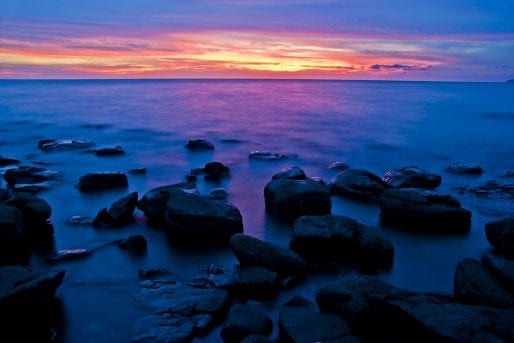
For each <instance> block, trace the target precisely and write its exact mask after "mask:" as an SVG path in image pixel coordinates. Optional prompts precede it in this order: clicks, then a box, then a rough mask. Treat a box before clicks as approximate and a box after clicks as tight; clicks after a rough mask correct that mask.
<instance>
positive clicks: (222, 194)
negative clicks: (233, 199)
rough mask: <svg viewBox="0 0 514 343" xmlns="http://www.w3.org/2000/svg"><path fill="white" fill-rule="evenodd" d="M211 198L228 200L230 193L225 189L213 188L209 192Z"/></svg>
mask: <svg viewBox="0 0 514 343" xmlns="http://www.w3.org/2000/svg"><path fill="white" fill-rule="evenodd" d="M209 198H212V199H217V200H226V199H228V192H227V191H226V190H225V189H224V188H213V189H211V190H210V191H209Z"/></svg>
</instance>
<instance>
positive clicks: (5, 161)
mask: <svg viewBox="0 0 514 343" xmlns="http://www.w3.org/2000/svg"><path fill="white" fill-rule="evenodd" d="M19 163H21V161H19V160H16V159H14V158H7V157H2V156H0V167H6V166H10V165H13V164H19Z"/></svg>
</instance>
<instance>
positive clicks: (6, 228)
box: [0, 203, 28, 265]
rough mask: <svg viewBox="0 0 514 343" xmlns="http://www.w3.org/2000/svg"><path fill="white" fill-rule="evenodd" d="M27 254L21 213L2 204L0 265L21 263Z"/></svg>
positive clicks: (0, 207) (0, 211)
mask: <svg viewBox="0 0 514 343" xmlns="http://www.w3.org/2000/svg"><path fill="white" fill-rule="evenodd" d="M27 253H28V249H27V244H26V242H25V236H24V233H23V217H22V213H21V211H20V210H18V209H17V208H16V207H14V206H7V205H4V204H2V203H0V265H5V264H13V263H20V262H22V261H24V260H25V259H26V257H27V255H28V254H27Z"/></svg>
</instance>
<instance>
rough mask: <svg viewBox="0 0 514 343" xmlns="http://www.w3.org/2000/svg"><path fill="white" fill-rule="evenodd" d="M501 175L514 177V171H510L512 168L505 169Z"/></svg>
mask: <svg viewBox="0 0 514 343" xmlns="http://www.w3.org/2000/svg"><path fill="white" fill-rule="evenodd" d="M502 177H505V178H514V171H512V170H507V171H506V172H505V173H503V175H502Z"/></svg>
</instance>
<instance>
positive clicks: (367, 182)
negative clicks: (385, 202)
mask: <svg viewBox="0 0 514 343" xmlns="http://www.w3.org/2000/svg"><path fill="white" fill-rule="evenodd" d="M329 186H330V190H331V191H332V193H335V194H339V195H344V196H348V197H351V198H354V199H357V200H362V201H378V199H379V198H380V196H381V195H382V193H384V191H385V190H386V189H387V188H390V187H391V186H389V184H388V183H386V182H385V181H383V180H382V179H381V178H380V177H379V176H378V175H375V174H373V173H371V172H369V171H367V170H364V169H347V170H345V171H343V172H341V173H339V174H338V175H337V176H336V177H335V178H333V179H332V180H331V181H330V185H329Z"/></svg>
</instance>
